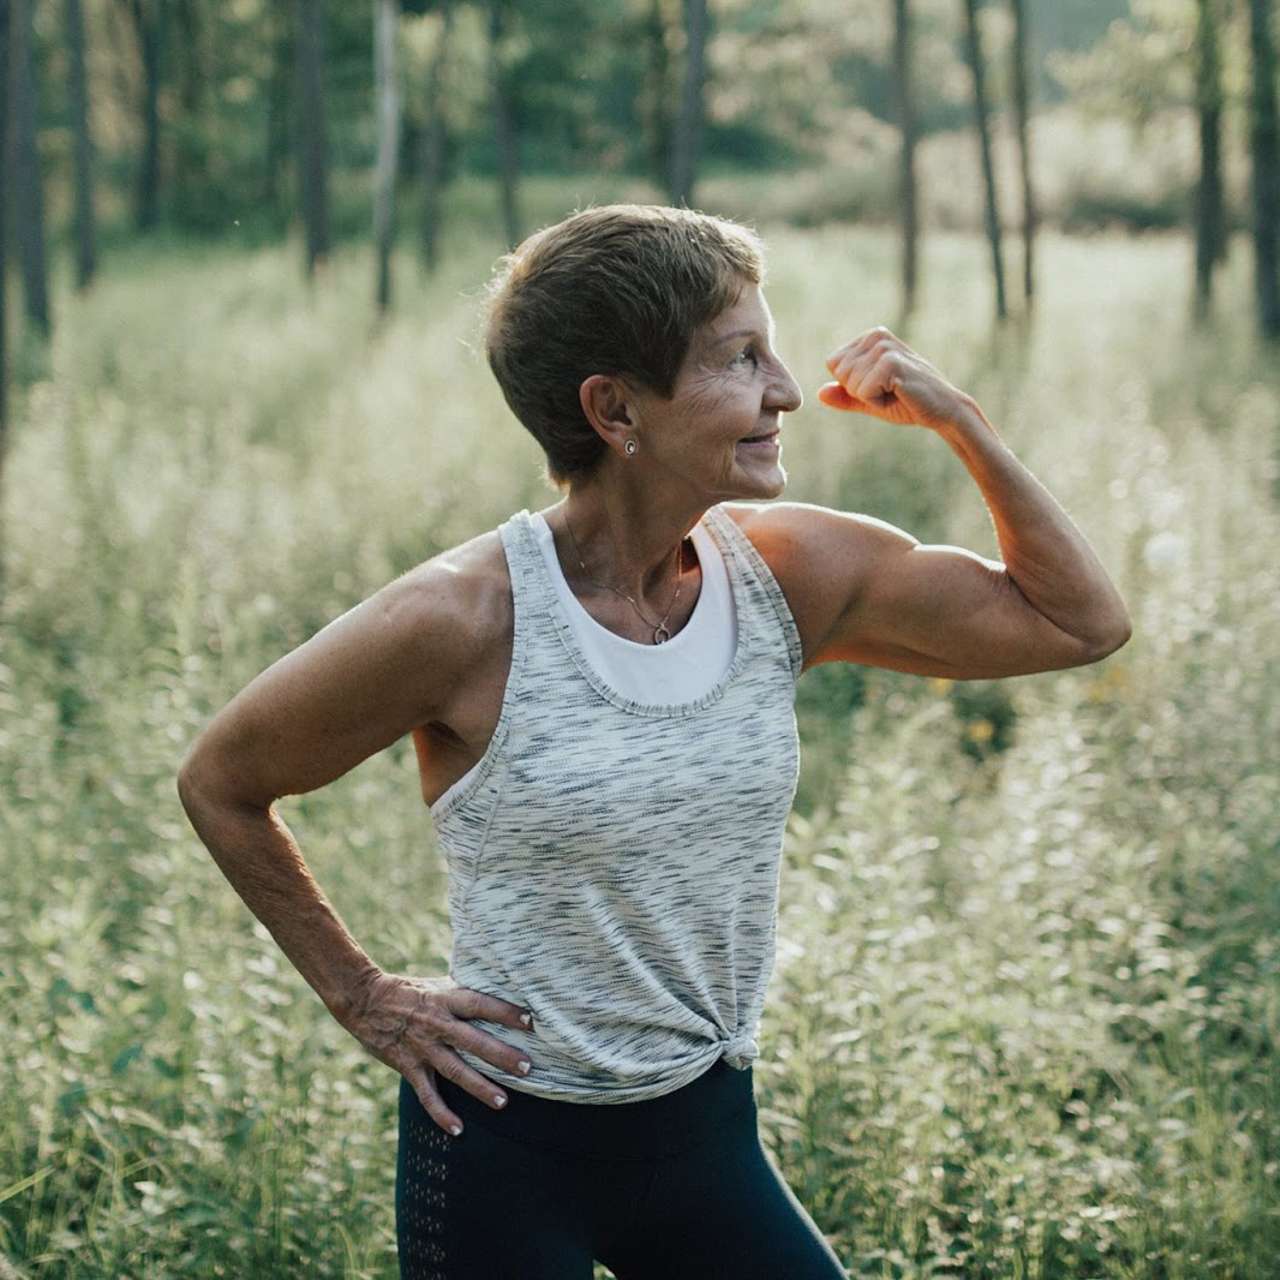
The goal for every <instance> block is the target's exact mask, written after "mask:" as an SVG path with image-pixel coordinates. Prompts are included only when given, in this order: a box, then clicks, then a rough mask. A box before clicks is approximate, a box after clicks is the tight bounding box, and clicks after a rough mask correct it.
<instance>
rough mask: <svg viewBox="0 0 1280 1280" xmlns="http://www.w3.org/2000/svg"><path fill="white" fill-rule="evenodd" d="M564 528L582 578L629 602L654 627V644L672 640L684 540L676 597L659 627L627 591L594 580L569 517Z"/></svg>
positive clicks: (679, 546) (679, 547) (680, 544)
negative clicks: (670, 624)
mask: <svg viewBox="0 0 1280 1280" xmlns="http://www.w3.org/2000/svg"><path fill="white" fill-rule="evenodd" d="M564 527H565V528H566V529H568V530H569V540H570V541H571V542H572V543H573V550H574V554H575V555H577V557H578V564H579V565H580V566H581V567H582V576H583V577H584V578H586V580H587V581H588V582H590V583H591V584H592V585H593V586H597V587H603V588H604V589H605V590H606V591H612V592H613V594H614V595H616V596H621V597H622V598H623V599H624V600H627V601H629V602H630V604H631V607H632V608H633V609H634V610H635V611H636V612H637V613H638V614H639V615H640V616H641V617H642V618H644V621H645V623H646V624H647V625H648V626H651V627H653V643H654V644H663V643H665V642H666V641H667V640H670V639H671V632H670V631H668V630H667V619H668V618H669V617H670V616H671V610H672V609H674V608H675V607H676V601H677V600H678V599H679V598H680V585H681V579H682V578H683V576H684V570H683V569H682V568H681V566H680V553H681V551H683V550H684V539H683V538H682V539H681V540H680V541H679V542H678V543H677V544H676V592H675V595H673V596H672V597H671V603H670V604H669V605H667V611H666V613H664V614H663V615H662V621H661V622H659V623H657V625H656V626H655V625H654V621H653V619H652V618H646V617H645V615H644V610H643V609H641V608H640V606H639V605H638V604H636V602H635V599H634V598H633V597H632V596H629V595H627V593H626V592H625V591H619V590H618V588H617V587H611V586H610V585H609V584H608V583H607V582H597V581H596V579H595V578H593V577H592V576H591V575H590V574H589V573H588V572H587V566H586V564H585V562H584V561H583V559H582V552H581V551H580V550H579V549H578V540H577V538H575V537H574V536H573V526H572V525H570V523H569V517H568V516H567V515H566V516H565V518H564ZM609 540H610V542H612V541H613V534H612V533H610V535H609ZM615 550H616V548H615Z"/></svg>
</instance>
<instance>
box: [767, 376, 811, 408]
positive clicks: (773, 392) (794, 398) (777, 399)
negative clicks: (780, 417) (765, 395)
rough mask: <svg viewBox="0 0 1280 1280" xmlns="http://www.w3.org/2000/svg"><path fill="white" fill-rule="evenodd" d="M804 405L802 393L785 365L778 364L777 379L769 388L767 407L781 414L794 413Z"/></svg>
mask: <svg viewBox="0 0 1280 1280" xmlns="http://www.w3.org/2000/svg"><path fill="white" fill-rule="evenodd" d="M802 404H804V392H803V391H801V390H800V384H799V383H798V382H797V381H796V380H795V379H794V378H793V377H792V376H791V370H790V369H788V368H787V366H786V365H785V364H779V366H778V377H777V378H776V379H775V380H774V382H773V385H772V386H771V387H770V388H769V407H770V408H771V409H779V410H781V411H782V412H783V413H795V412H796V410H797V409H799V408H800V406H801V405H802Z"/></svg>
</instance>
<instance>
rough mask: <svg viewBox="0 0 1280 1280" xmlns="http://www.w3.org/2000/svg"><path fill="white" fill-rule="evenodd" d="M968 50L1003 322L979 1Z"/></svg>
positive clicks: (967, 7)
mask: <svg viewBox="0 0 1280 1280" xmlns="http://www.w3.org/2000/svg"><path fill="white" fill-rule="evenodd" d="M964 16H965V46H966V52H967V54H968V58H969V70H970V71H971V72H972V74H973V107H974V120H975V124H976V126H977V130H978V144H979V146H980V147H981V150H982V180H983V184H984V186H985V191H986V227H987V240H988V241H989V242H990V244H991V265H992V270H993V271H994V272H995V278H996V315H997V317H998V318H999V319H1001V320H1003V319H1004V318H1005V317H1006V316H1007V315H1008V314H1009V313H1008V308H1007V307H1006V305H1005V296H1004V261H1003V259H1002V258H1001V256H1000V209H999V204H998V202H997V199H996V175H995V167H994V165H993V162H992V157H991V134H990V130H989V128H988V125H987V91H986V80H985V76H984V73H983V62H982V43H981V40H980V39H979V34H980V33H979V30H978V5H977V0H964Z"/></svg>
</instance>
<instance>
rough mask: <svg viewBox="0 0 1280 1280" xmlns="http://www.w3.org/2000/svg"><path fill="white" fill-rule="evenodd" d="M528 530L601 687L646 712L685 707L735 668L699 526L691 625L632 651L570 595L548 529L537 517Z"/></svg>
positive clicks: (715, 572)
mask: <svg viewBox="0 0 1280 1280" xmlns="http://www.w3.org/2000/svg"><path fill="white" fill-rule="evenodd" d="M533 528H534V533H535V534H536V536H537V539H538V546H539V548H540V550H541V551H542V555H543V558H544V559H545V560H546V562H547V568H548V569H549V570H550V571H551V580H552V582H553V583H554V584H555V588H556V593H557V594H558V595H559V597H560V600H561V602H562V603H563V604H564V606H565V609H566V610H567V611H568V616H569V621H570V623H571V624H572V626H573V629H574V633H575V635H576V636H577V638H578V643H579V644H580V645H581V646H582V649H583V652H584V653H585V654H586V655H587V658H588V660H589V661H590V663H591V665H592V667H594V668H595V671H596V674H597V675H599V676H600V677H601V678H602V679H603V680H604V682H605V684H607V685H609V686H610V687H611V688H613V689H616V690H617V691H618V692H619V693H620V694H622V696H623V697H624V698H631V699H633V700H634V701H636V702H642V703H646V704H652V703H684V702H691V701H693V700H694V699H695V698H700V697H701V696H702V695H703V694H704V693H708V692H710V691H711V690H712V689H714V688H715V686H716V685H717V684H718V683H719V681H720V679H721V677H722V676H723V675H724V673H725V672H726V671H728V670H729V664H730V663H731V662H732V661H733V654H734V648H735V645H736V643H737V619H736V618H735V616H734V609H733V596H732V593H731V591H730V589H729V575H728V574H727V572H726V571H725V566H724V560H723V559H722V558H721V555H720V549H719V548H718V547H717V546H716V544H715V540H714V539H713V538H712V537H711V535H710V534H709V533H708V532H707V531H706V528H705V527H704V526H703V524H702V522H701V521H699V523H698V524H696V525H694V527H693V529H692V531H691V532H690V535H689V536H690V537H691V538H692V540H693V546H694V550H695V551H697V553H698V564H699V565H700V566H701V568H702V589H701V591H700V592H699V595H698V600H697V603H696V604H695V605H694V608H693V613H692V614H691V615H690V617H689V620H688V621H687V622H686V623H685V624H684V626H683V627H681V628H680V630H679V631H677V632H676V634H675V635H673V636H672V637H671V639H670V640H666V641H664V642H663V643H662V644H637V643H636V642H635V641H634V640H628V639H626V638H625V637H624V636H620V635H617V634H616V633H614V632H612V631H610V630H609V628H608V627H605V626H601V625H600V623H598V622H597V621H596V620H595V619H594V618H593V617H592V616H591V615H590V614H589V613H588V612H587V611H586V609H585V608H583V606H582V603H581V601H579V599H578V597H577V596H575V595H574V594H573V592H572V591H570V590H569V584H568V583H567V582H566V581H565V577H564V570H563V569H562V568H561V567H560V558H559V556H557V555H556V545H555V539H554V538H553V537H552V535H551V526H550V525H548V524H547V522H546V520H545V519H543V517H542V515H541V513H539V512H536V511H535V512H534V513H533ZM646 612H648V610H646Z"/></svg>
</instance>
